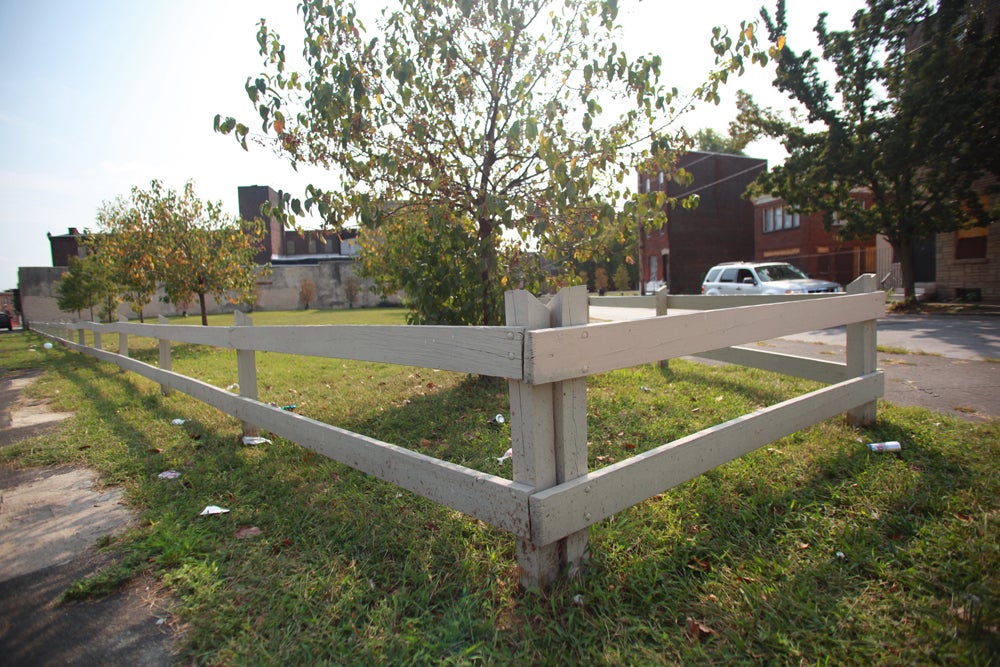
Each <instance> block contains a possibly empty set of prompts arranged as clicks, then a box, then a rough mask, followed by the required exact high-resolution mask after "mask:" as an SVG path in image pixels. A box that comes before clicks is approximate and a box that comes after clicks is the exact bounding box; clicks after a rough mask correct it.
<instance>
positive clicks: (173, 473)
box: [157, 470, 181, 479]
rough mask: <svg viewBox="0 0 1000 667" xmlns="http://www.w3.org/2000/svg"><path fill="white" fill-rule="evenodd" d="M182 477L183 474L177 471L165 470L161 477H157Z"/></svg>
mask: <svg viewBox="0 0 1000 667" xmlns="http://www.w3.org/2000/svg"><path fill="white" fill-rule="evenodd" d="M180 476H181V474H180V473H179V472H177V471H176V470H164V471H163V472H161V473H160V474H159V475H157V477H159V478H160V479H177V478H178V477H180Z"/></svg>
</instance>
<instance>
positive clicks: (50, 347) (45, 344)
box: [42, 343, 52, 350]
mask: <svg viewBox="0 0 1000 667" xmlns="http://www.w3.org/2000/svg"><path fill="white" fill-rule="evenodd" d="M42 347H44V348H45V349H46V350H51V349H52V343H42Z"/></svg>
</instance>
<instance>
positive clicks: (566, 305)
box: [548, 285, 590, 577]
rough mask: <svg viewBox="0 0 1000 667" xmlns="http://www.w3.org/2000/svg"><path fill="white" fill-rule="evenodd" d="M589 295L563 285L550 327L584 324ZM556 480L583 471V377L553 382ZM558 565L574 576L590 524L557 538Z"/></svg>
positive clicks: (586, 553)
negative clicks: (558, 549)
mask: <svg viewBox="0 0 1000 667" xmlns="http://www.w3.org/2000/svg"><path fill="white" fill-rule="evenodd" d="M589 306H590V299H589V298H588V296H587V288H586V287H585V286H583V285H579V286H577V287H570V288H568V289H564V290H562V291H560V292H559V294H557V295H556V297H555V299H553V300H552V301H550V302H549V304H548V309H549V312H550V313H551V316H550V322H551V325H552V326H553V327H569V326H574V325H578V324H587V323H588V322H589V321H590V316H589ZM552 393H553V399H554V407H555V412H554V416H555V453H556V483H557V484H562V483H563V482H567V481H569V480H572V479H576V478H577V477H583V476H584V475H586V474H587V378H582V377H581V378H574V379H572V380H564V381H563V382H557V383H555V385H554V387H553V390H552ZM559 544H560V551H559V561H560V562H559V566H560V568H566V572H567V575H568V576H571V577H572V576H575V575H576V574H577V573H578V571H579V568H580V566H581V565H582V564H583V563H585V562H586V560H587V559H588V558H589V553H590V527H589V526H588V527H587V528H585V529H583V530H580V531H578V532H576V533H573V534H572V535H568V536H567V537H565V538H563V539H562V540H560V542H559Z"/></svg>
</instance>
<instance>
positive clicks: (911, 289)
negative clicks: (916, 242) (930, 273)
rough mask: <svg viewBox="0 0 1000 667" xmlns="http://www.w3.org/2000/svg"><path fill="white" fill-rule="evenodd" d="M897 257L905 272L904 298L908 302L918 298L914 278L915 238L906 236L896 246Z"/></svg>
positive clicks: (903, 272) (901, 269) (901, 268)
mask: <svg viewBox="0 0 1000 667" xmlns="http://www.w3.org/2000/svg"><path fill="white" fill-rule="evenodd" d="M896 259H898V260H899V269H900V271H901V272H902V274H903V300H904V301H905V302H906V303H910V302H911V301H916V300H917V286H916V281H915V280H914V278H913V240H912V239H909V238H906V239H903V240H902V241H900V242H899V246H898V247H897V248H896Z"/></svg>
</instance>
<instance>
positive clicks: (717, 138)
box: [693, 127, 747, 155]
mask: <svg viewBox="0 0 1000 667" xmlns="http://www.w3.org/2000/svg"><path fill="white" fill-rule="evenodd" d="M693 139H694V147H695V150H699V151H705V152H707V153H725V154H726V155H746V153H744V152H743V149H744V148H746V146H747V140H746V139H745V138H743V137H740V136H735V137H734V136H732V135H724V134H722V133H721V132H717V131H715V130H713V129H712V128H710V127H707V128H704V129H701V130H698V131H697V132H695V134H694V137H693Z"/></svg>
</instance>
